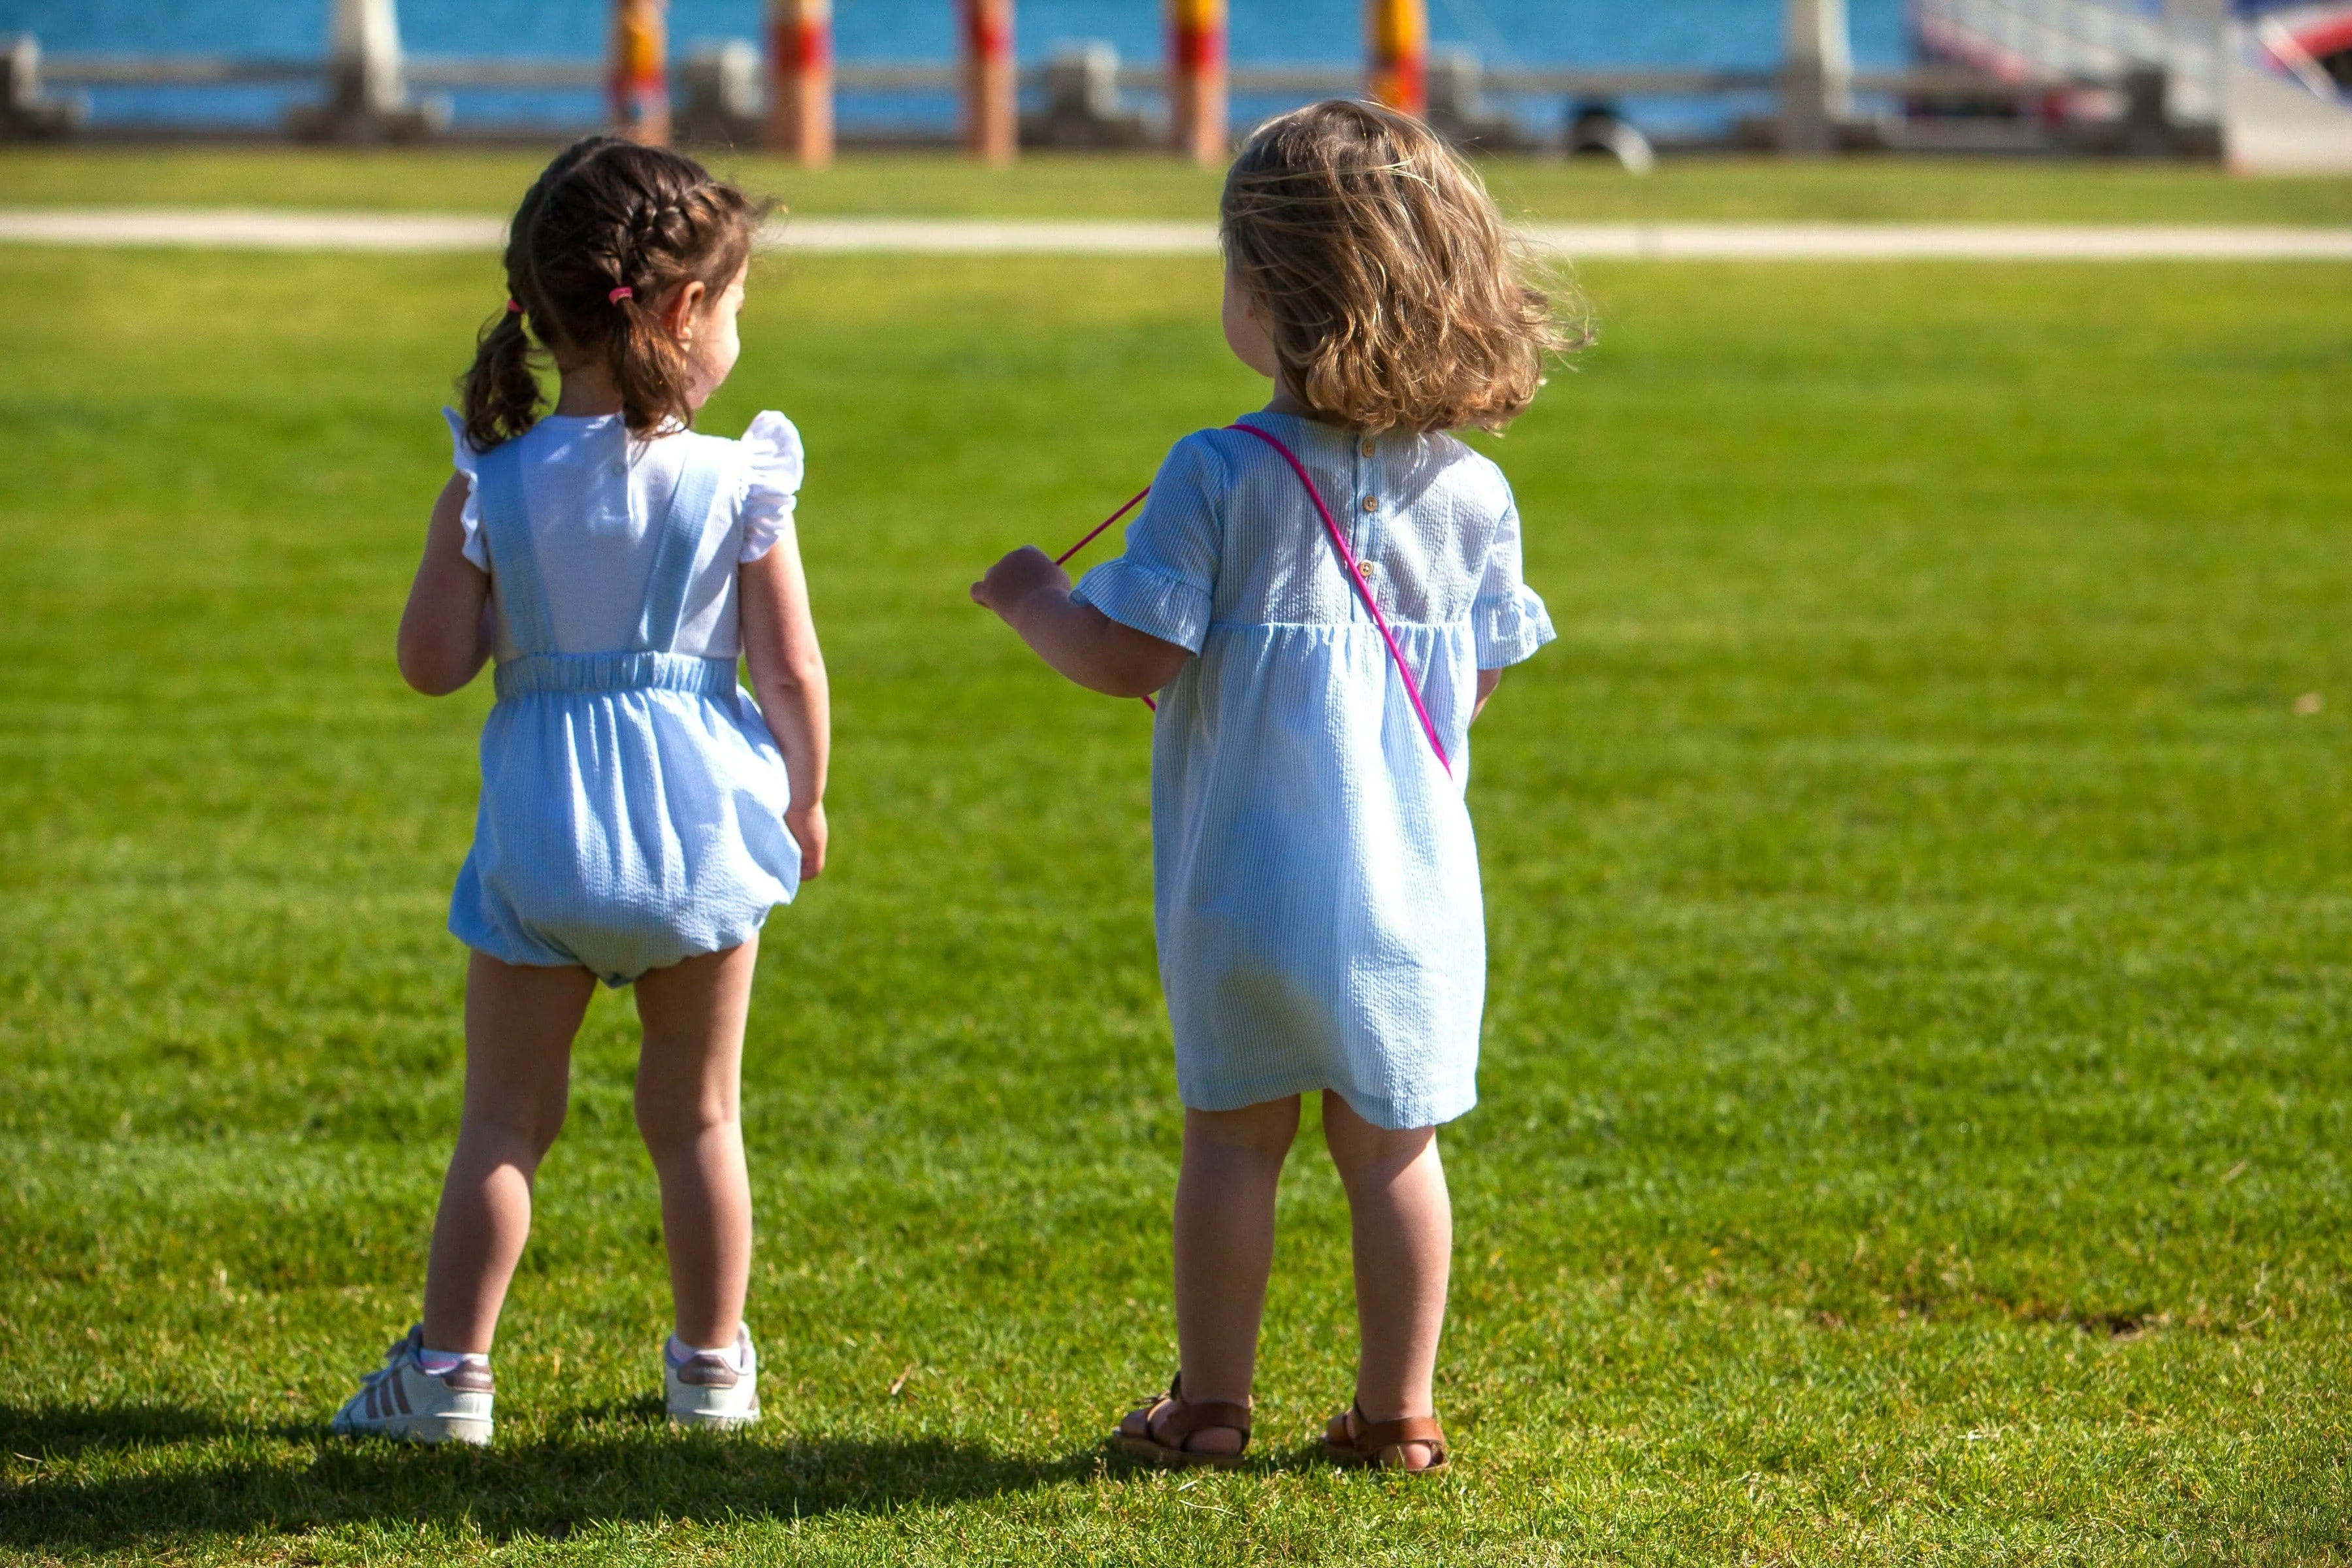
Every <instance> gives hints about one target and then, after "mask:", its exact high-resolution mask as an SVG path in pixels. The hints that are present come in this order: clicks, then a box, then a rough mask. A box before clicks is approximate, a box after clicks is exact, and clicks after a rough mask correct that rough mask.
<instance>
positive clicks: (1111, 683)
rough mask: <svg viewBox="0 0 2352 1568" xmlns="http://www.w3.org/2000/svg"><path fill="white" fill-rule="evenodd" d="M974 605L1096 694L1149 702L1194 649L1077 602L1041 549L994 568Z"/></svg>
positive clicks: (975, 587)
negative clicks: (1000, 619)
mask: <svg viewBox="0 0 2352 1568" xmlns="http://www.w3.org/2000/svg"><path fill="white" fill-rule="evenodd" d="M971 597H972V602H973V603H974V604H976V605H986V606H987V607H988V608H990V609H992V610H994V611H995V612H996V613H997V614H998V615H1000V616H1003V617H1004V624H1005V625H1006V626H1011V627H1012V628H1013V630H1014V631H1015V632H1017V633H1019V634H1020V637H1021V640H1022V641H1023V642H1025V643H1027V644H1028V645H1029V646H1030V647H1032V648H1034V649H1035V650H1036V653H1037V657H1038V658H1042V659H1044V660H1045V662H1046V663H1047V664H1050V665H1052V666H1053V667H1054V668H1055V669H1057V670H1059V671H1061V672H1062V674H1064V675H1066V676H1067V677H1068V678H1069V679H1072V680H1075V681H1076V682H1077V683H1078V684H1079V685H1080V686H1083V687H1085V688H1087V689H1088V690H1090V691H1099V692H1102V693H1103V694H1104V695H1106V696H1109V697H1148V696H1150V694H1151V693H1153V692H1155V691H1157V690H1159V689H1160V688H1161V687H1163V686H1165V685H1167V684H1168V683H1169V682H1170V681H1171V680H1173V679H1176V672H1177V671H1178V670H1180V669H1181V668H1184V661H1185V660H1186V659H1188V658H1192V649H1190V648H1187V647H1181V646H1179V645H1178V644H1175V643H1172V642H1163V641H1161V640H1160V638H1158V637H1153V636H1151V635H1150V633H1149V632H1139V631H1137V630H1136V629H1135V628H1134V627H1133V626H1122V625H1121V624H1120V623H1118V622H1117V621H1114V620H1112V619H1111V618H1110V617H1109V616H1106V615H1104V614H1103V613H1102V612H1101V611H1100V610H1097V609H1096V608H1095V607H1094V606H1093V605H1081V604H1078V603H1076V601H1074V600H1073V599H1072V598H1071V597H1070V574H1068V573H1066V572H1065V571H1063V570H1062V569H1061V568H1060V567H1059V566H1056V565H1055V564H1054V563H1053V560H1052V559H1051V558H1050V557H1049V556H1047V555H1046V553H1045V552H1044V551H1042V550H1040V549H1038V548H1037V547H1036V546H1035V545H1034V544H1024V545H1023V546H1022V547H1021V548H1020V549H1018V550H1016V551H1014V552H1013V553H1012V554H1010V555H1007V556H1006V557H1005V558H1004V559H1003V560H1002V561H999V562H998V563H996V564H995V565H993V566H992V567H990V568H989V569H988V575H987V576H985V577H983V578H982V579H981V580H980V581H979V582H977V583H974V584H972V585H971Z"/></svg>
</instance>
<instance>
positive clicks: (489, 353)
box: [458, 304, 542, 452]
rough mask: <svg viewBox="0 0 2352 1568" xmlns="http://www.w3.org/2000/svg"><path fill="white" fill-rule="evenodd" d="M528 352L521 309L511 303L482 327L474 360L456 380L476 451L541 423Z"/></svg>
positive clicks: (468, 434)
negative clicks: (461, 376) (459, 378)
mask: <svg viewBox="0 0 2352 1568" xmlns="http://www.w3.org/2000/svg"><path fill="white" fill-rule="evenodd" d="M530 353H531V348H530V334H529V333H528V332H526V331H523V325H522V312H521V310H519V309H515V308H513V307H512V306H511V304H510V305H509V309H508V310H505V311H503V312H501V313H500V314H499V318H498V319H497V320H496V321H492V322H490V323H489V324H488V326H486V327H484V328H483V329H482V332H481V336H480V337H479V338H478V340H477V341H476V342H475V346H474V363H473V364H472V365H471V366H469V367H468V368H467V371H466V374H465V376H464V377H463V378H462V379H461V380H460V381H459V383H458V396H459V398H460V405H459V406H460V408H461V410H462V412H463V413H464V415H465V416H466V440H467V444H468V445H469V446H471V447H473V448H474V450H476V451H477V452H487V451H488V450H489V449H490V448H491V447H495V446H497V445H498V444H499V443H500V442H501V441H510V440H512V439H514V437H517V436H520V435H521V434H522V433H523V432H524V431H526V430H528V429H530V427H531V426H533V425H536V424H538V423H539V409H540V404H541V401H542V398H541V393H540V387H539V376H538V374H537V373H536V372H534V371H533V370H532V369H531V363H530Z"/></svg>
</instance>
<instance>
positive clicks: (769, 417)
mask: <svg viewBox="0 0 2352 1568" xmlns="http://www.w3.org/2000/svg"><path fill="white" fill-rule="evenodd" d="M735 447H736V450H737V451H738V452H740V454H741V455H742V463H743V468H742V490H741V496H742V513H743V547H742V550H741V552H740V554H739V555H738V556H737V559H738V560H739V561H757V560H758V559H759V558H760V557H761V556H762V555H765V554H766V553H767V552H769V551H770V550H771V549H772V548H773V547H774V545H775V542H776V541H777V540H778V539H779V538H781V537H782V534H783V531H784V530H785V529H786V528H788V527H790V526H791V524H792V521H793V508H794V507H795V506H796V505H797V504H798V501H799V497H800V489H801V479H802V476H803V473H804V472H805V470H806V467H807V464H806V459H805V458H804V457H803V454H802V450H801V433H800V432H799V431H798V430H796V429H794V428H793V422H792V421H791V420H789V419H787V418H785V417H784V416H782V415H781V414H779V413H777V412H776V411H775V410H774V409H772V408H770V409H763V410H761V412H760V414H759V415H758V416H755V417H754V418H753V419H752V421H751V428H750V429H748V430H746V431H744V432H743V438H742V439H741V440H740V441H738V442H736V443H735Z"/></svg>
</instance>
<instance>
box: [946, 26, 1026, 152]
mask: <svg viewBox="0 0 2352 1568" xmlns="http://www.w3.org/2000/svg"><path fill="white" fill-rule="evenodd" d="M956 11H957V20H958V22H959V23H960V26H958V27H957V29H956V32H957V36H958V37H959V38H960V39H961V46H962V56H963V59H962V65H963V144H964V148H965V150H966V151H967V152H969V153H971V155H972V156H974V157H975V158H979V159H982V161H984V162H986V163H995V164H999V165H1002V164H1005V163H1011V162H1013V157H1014V156H1015V155H1016V154H1017V153H1019V152H1020V148H1021V121H1020V107H1021V106H1020V102H1019V99H1018V92H1019V88H1020V84H1019V82H1018V81H1017V80H1015V79H1014V77H1013V0H956Z"/></svg>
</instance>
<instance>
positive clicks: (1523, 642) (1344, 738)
mask: <svg viewBox="0 0 2352 1568" xmlns="http://www.w3.org/2000/svg"><path fill="white" fill-rule="evenodd" d="M1245 423H1248V424H1252V425H1255V426H1259V427H1260V428H1262V429H1265V430H1266V431H1268V432H1270V433H1271V434H1273V435H1274V436H1276V437H1278V438H1280V439H1281V440H1282V441H1283V442H1284V443H1285V444H1286V445H1287V446H1288V447H1290V449H1291V450H1292V451H1293V452H1294V453H1296V454H1297V457H1298V458H1299V460H1300V461H1301V462H1302V463H1303V464H1304V465H1305V466H1306V468H1307V472H1308V473H1309V474H1310V475H1311V476H1313V478H1314V479H1315V482H1316V483H1317V484H1318V486H1319V487H1321V489H1322V493H1323V496H1324V500H1325V502H1326V504H1328V506H1329V507H1330V508H1331V510H1332V513H1333V516H1334V517H1335V519H1336V520H1337V521H1338V522H1339V526H1340V527H1341V528H1342V529H1344V530H1346V531H1348V533H1349V545H1350V547H1351V548H1352V549H1353V550H1354V551H1355V552H1356V554H1357V557H1358V559H1359V560H1360V562H1361V563H1362V565H1363V571H1364V581H1365V583H1366V584H1367V586H1369V587H1370V590H1371V591H1372V593H1373V594H1374V595H1376V596H1377V598H1378V599H1379V602H1380V605H1381V614H1382V615H1384V616H1387V617H1388V620H1389V624H1390V627H1391V630H1392V631H1393V632H1394V633H1395V635H1396V638H1397V643H1398V646H1399V647H1400V648H1401V649H1402V652H1403V654H1404V657H1405V658H1406V659H1407V660H1408V661H1409V662H1410V663H1411V665H1412V668H1413V669H1414V671H1415V672H1416V673H1417V674H1418V675H1419V677H1420V679H1421V681H1422V686H1423V699H1424V700H1425V701H1426V703H1427V705H1428V709H1429V716H1430V718H1431V720H1432V721H1433V723H1434V724H1435V726H1436V728H1437V731H1438V734H1439V736H1440V737H1441V738H1442V739H1443V740H1444V742H1445V747H1446V751H1447V752H1448V753H1449V754H1450V755H1451V756H1452V757H1453V758H1454V773H1453V775H1452V776H1448V774H1447V773H1446V771H1445V770H1444V768H1443V767H1442V766H1441V765H1440V764H1439V763H1438V761H1437V758H1436V756H1435V754H1434V753H1433V752H1432V751H1431V749H1430V745H1429V741H1428V737H1427V736H1426V735H1424V734H1423V731H1422V729H1421V725H1420V722H1419V721H1418V720H1416V719H1415V717H1414V716H1413V711H1412V705H1411V703H1410V702H1409V700H1407V698H1406V695H1405V690H1404V688H1403V686H1402V684H1401V683H1400V680H1399V678H1398V676H1397V674H1396V672H1395V669H1394V667H1393V665H1392V663H1391V660H1390V658H1389V656H1388V651H1387V649H1386V648H1385V647H1383V645H1382V643H1381V636H1380V632H1379V630H1378V629H1377V628H1376V627H1375V626H1374V625H1373V624H1372V620H1371V617H1370V616H1369V615H1368V614H1367V613H1366V611H1365V609H1364V607H1363V605H1362V604H1361V603H1360V601H1359V600H1358V599H1357V597H1356V595H1355V593H1354V592H1353V591H1352V590H1351V589H1350V588H1349V584H1348V582H1347V577H1346V573H1345V571H1344V569H1343V568H1342V567H1341V565H1340V563H1339V553H1338V552H1336V551H1335V550H1333V549H1332V547H1331V542H1330V540H1329V538H1328V535H1326V534H1325V532H1324V531H1323V525H1322V522H1321V521H1320V520H1319V519H1318V516H1317V515H1316V512H1315V510H1314V506H1313V503H1312V502H1311V501H1309V500H1307V494H1306V491H1305V489H1303V488H1302V487H1301V486H1300V484H1299V482H1298V477H1297V475H1296V474H1294V473H1293V472H1292V471H1291V470H1290V468H1288V466H1287V465H1286V464H1285V463H1284V462H1283V461H1282V458H1281V457H1280V456H1279V455H1278V454H1277V453H1276V452H1275V451H1274V450H1273V449H1272V448H1270V447H1267V446H1266V445H1265V443H1264V442H1263V441H1261V440H1259V439H1258V438H1257V437H1254V436H1249V435H1245V434H1244V433H1242V432H1240V431H1230V430H1205V431H1202V432H1199V433H1198V434H1195V435H1192V436H1188V437H1185V438H1184V439H1183V440H1182V441H1180V442H1178V443H1177V445H1176V447H1175V448H1174V449H1173V450H1172V451H1171V452H1170V453H1169V455H1168V458H1167V461H1166V462H1164V463H1163V464H1162V465H1161V466H1160V474H1159V477H1158V479H1155V480H1154V481H1153V483H1152V489H1151V498H1150V500H1149V501H1148V502H1147V503H1146V510H1144V512H1143V514H1142V515H1141V516H1140V517H1139V518H1138V519H1137V520H1136V521H1135V522H1134V523H1133V524H1132V525H1131V526H1130V527H1129V530H1128V532H1127V550H1126V553H1125V554H1124V555H1123V556H1122V557H1121V558H1120V559H1118V560H1117V561H1113V562H1109V563H1106V564H1104V565H1101V566H1098V567H1097V568H1095V570H1093V571H1092V572H1089V573H1088V574H1087V576H1086V578H1085V580H1084V581H1083V582H1082V583H1080V584H1079V585H1078V589H1077V597H1078V599H1079V600H1080V601H1081V602H1083V603H1086V604H1090V605H1095V606H1096V607H1097V608H1098V609H1100V610H1101V611H1102V612H1103V613H1104V614H1105V615H1107V616H1110V617H1111V618H1112V619H1113V620H1117V621H1120V622H1123V623H1125V624H1126V625H1128V626H1134V627H1136V628H1137V629H1138V630H1139V631H1144V632H1148V633H1150V635H1151V636H1153V637H1160V638H1161V639H1163V640H1165V641H1168V642H1171V643H1177V644H1180V645H1181V646H1182V647H1188V648H1191V649H1192V651H1193V652H1194V653H1195V654H1197V655H1198V656H1199V657H1198V658H1192V659H1191V660H1189V661H1187V662H1186V664H1185V666H1184V668H1183V670H1182V672H1181V673H1180V674H1179V675H1178V676H1177V677H1176V679H1174V680H1173V681H1171V682H1170V684H1169V685H1168V687H1167V689H1165V690H1163V691H1161V692H1160V697H1159V704H1160V711H1159V716H1158V718H1157V721H1155V725H1154V729H1153V732H1152V752H1151V838H1152V877H1153V902H1154V911H1153V912H1154V915H1155V918H1156V922H1157V926H1158V931H1159V940H1160V983H1161V985H1162V987H1163V988H1164V989H1165V991H1166V993H1167V996H1168V1011H1169V1016H1170V1019H1171V1023H1172V1025H1173V1026H1174V1032H1175V1037H1176V1079H1177V1086H1178V1089H1180V1091H1181V1094H1182V1096H1183V1100H1184V1103H1185V1104H1186V1105H1188V1106H1192V1107H1194V1108H1196V1109H1199V1110H1237V1109H1239V1108H1240V1107H1243V1106H1246V1105H1255V1104H1258V1103H1260V1102H1261V1101H1264V1100H1276V1099H1279V1098H1281V1097H1283V1096H1286V1095H1291V1094H1299V1093H1304V1092H1306V1091H1307V1090H1310V1089H1337V1090H1338V1091H1339V1093H1340V1094H1341V1095H1342V1096H1343V1097H1345V1099H1346V1100H1347V1101H1348V1103H1349V1106H1351V1107H1353V1108H1354V1110H1356V1111H1357V1112H1358V1113H1359V1114H1360V1115H1361V1116H1363V1117H1364V1118H1365V1119H1366V1120H1367V1121H1373V1122H1376V1123H1378V1124H1379V1125H1381V1126H1383V1127H1391V1128H1405V1127H1427V1126H1433V1125H1435V1124H1436V1123H1438V1122H1441V1121H1450V1120H1452V1119H1453V1118H1454V1117H1456V1116H1459V1115H1461V1114H1462V1113H1463V1112H1464V1111H1465V1110H1469V1109H1470V1107H1471V1106H1472V1105H1474V1104H1475V1103H1476V1101H1477V1098H1478V1091H1477V1069H1478V1026H1479V1018H1480V1015H1481V1013H1482V1012H1483V1010H1484V1007H1485V1003H1486V925H1485V919H1484V911H1483V910H1482V909H1481V906H1480V895H1479V887H1478V847H1477V844H1476V841H1475V839H1474V838H1473V837H1472V835H1471V830H1470V814H1469V809H1468V806H1467V805H1466V803H1465V799H1464V795H1463V789H1464V785H1465V782H1466V780H1467V777H1468V771H1469V721H1470V712H1471V708H1472V705H1473V704H1474V703H1475V700H1476V696H1477V672H1478V671H1479V670H1481V669H1494V668H1501V667H1502V666H1504V665H1507V664H1513V663H1517V661H1518V660H1520V659H1523V658H1528V656H1529V655H1531V654H1533V653H1534V652H1535V651H1536V649H1537V648H1538V647H1541V646H1542V645H1543V644H1544V643H1546V642H1549V640H1551V637H1552V629H1551V623H1550V621H1549V618H1548V617H1547V616H1546V615H1545V613H1544V607H1543V602H1542V601H1541V600H1540V599H1538V598H1537V597H1536V595H1535V594H1534V593H1533V592H1532V591H1530V590H1529V589H1528V586H1527V584H1525V582H1524V581H1522V579H1521V576H1520V564H1519V531H1518V512H1517V508H1516V507H1515V505H1514V504H1513V502H1512V500H1511V491H1510V486H1509V485H1508V484H1507V482H1506V481H1505V479H1504V478H1503V475H1502V472H1501V470H1500V469H1498V468H1496V467H1495V465H1494V464H1493V463H1491V462H1489V461H1488V460H1487V459H1486V458H1483V457H1481V456H1479V455H1478V454H1477V453H1475V452H1474V451H1472V450H1471V449H1470V448H1469V447H1466V446H1465V445H1463V443H1461V442H1460V441H1457V440H1455V439H1454V437H1450V436H1444V435H1437V436H1414V435H1407V434H1395V433H1391V434H1387V435H1382V436H1377V437H1370V436H1365V435H1361V434H1354V433H1350V432H1349V431H1346V430H1342V429H1339V428H1338V427H1336V426H1328V425H1321V424H1318V423H1315V422H1313V421H1311V420H1307V419H1302V418H1297V417H1293V416H1286V415H1276V414H1254V415H1251V416H1248V418H1247V420H1246V421H1245Z"/></svg>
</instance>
